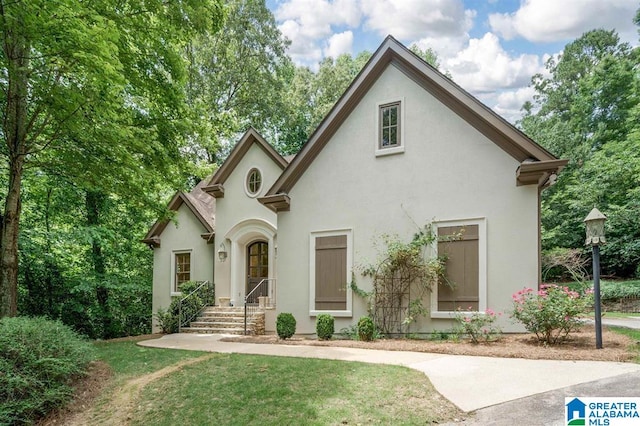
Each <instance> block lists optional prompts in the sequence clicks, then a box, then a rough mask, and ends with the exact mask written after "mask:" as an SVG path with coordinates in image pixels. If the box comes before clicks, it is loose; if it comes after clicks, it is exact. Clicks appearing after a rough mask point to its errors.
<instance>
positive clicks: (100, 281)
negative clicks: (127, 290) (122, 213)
mask: <svg viewBox="0 0 640 426" xmlns="http://www.w3.org/2000/svg"><path fill="white" fill-rule="evenodd" d="M105 201H106V197H105V195H104V194H103V193H101V192H96V191H87V194H86V205H87V225H88V226H89V227H90V228H91V227H98V226H100V214H101V213H103V210H104V206H105ZM91 261H92V263H93V272H94V275H95V279H96V299H97V300H98V306H99V307H100V317H101V318H100V322H101V323H102V338H104V339H107V338H109V337H112V336H111V334H112V319H111V312H110V310H109V289H108V288H107V286H106V285H105V275H106V269H107V268H106V265H105V259H104V254H103V253H102V243H101V241H100V238H99V237H98V236H96V235H95V234H94V237H93V238H92V241H91Z"/></svg>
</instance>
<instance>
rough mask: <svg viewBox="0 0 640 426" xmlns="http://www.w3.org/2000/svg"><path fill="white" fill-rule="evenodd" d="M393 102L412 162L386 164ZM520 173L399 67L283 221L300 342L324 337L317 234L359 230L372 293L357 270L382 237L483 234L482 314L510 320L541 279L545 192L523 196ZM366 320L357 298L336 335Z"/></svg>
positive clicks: (281, 274) (305, 179)
mask: <svg viewBox="0 0 640 426" xmlns="http://www.w3.org/2000/svg"><path fill="white" fill-rule="evenodd" d="M389 100H401V102H402V108H403V110H404V111H403V112H404V114H403V116H404V120H403V125H404V132H403V134H404V141H403V146H404V150H403V151H404V152H400V153H394V154H393V155H385V156H376V147H377V126H376V118H377V114H378V105H379V104H380V103H381V102H387V101H389ZM518 165H519V163H518V162H517V161H516V160H514V159H513V158H512V157H511V156H509V155H508V154H507V153H505V152H504V151H503V150H502V149H501V148H499V147H498V146H497V145H496V144H495V143H493V142H492V141H490V140H488V139H487V138H486V137H485V136H483V135H482V134H481V133H480V132H478V131H477V130H476V129H474V128H473V127H472V126H470V125H469V124H468V123H467V122H466V121H464V120H463V119H461V118H460V117H459V116H458V115H457V114H455V113H454V112H453V111H451V110H450V109H449V108H447V107H446V106H444V105H443V104H442V103H440V102H439V101H438V100H437V99H435V98H434V97H433V96H432V95H431V94H429V93H428V92H426V91H425V90H424V89H422V88H421V87H420V86H418V85H417V84H416V83H414V82H413V81H412V80H411V79H409V78H407V76H406V75H404V74H403V73H402V72H401V71H399V70H398V69H397V68H395V67H394V66H389V67H388V68H387V69H386V70H385V71H384V72H383V73H382V75H381V76H380V77H379V79H378V80H377V81H376V82H375V84H374V85H373V87H372V88H371V89H370V90H369V91H368V93H367V94H366V95H365V96H364V98H363V99H362V101H361V102H360V103H359V104H358V106H357V107H356V108H355V109H354V110H353V112H352V113H351V114H350V116H349V117H348V118H347V119H346V121H345V122H344V123H343V124H342V126H341V127H340V128H339V129H338V131H337V132H336V133H335V134H334V135H333V137H332V138H331V140H330V141H329V142H328V143H327V144H326V145H325V146H324V148H323V150H322V151H321V152H320V154H319V155H318V156H317V157H316V158H315V159H314V161H313V163H312V164H311V165H310V166H309V167H308V169H307V170H306V171H305V173H304V174H303V175H302V177H301V178H300V179H299V180H298V182H297V183H296V184H295V186H294V187H293V189H292V190H291V191H290V193H289V196H290V197H291V210H290V211H288V212H280V213H279V216H278V244H279V248H278V311H281V312H291V313H293V315H294V316H295V317H296V319H297V321H298V332H301V333H313V332H314V330H315V316H312V315H310V310H309V303H308V300H309V298H310V294H309V292H310V288H309V275H310V270H309V267H310V266H309V265H310V263H311V262H310V259H309V256H310V255H309V250H308V247H309V244H310V236H311V234H312V233H314V232H318V231H332V230H341V229H350V230H352V235H353V247H351V248H350V250H352V254H353V258H354V266H355V272H356V273H355V277H356V281H357V283H358V285H359V286H360V287H362V288H364V289H365V290H369V289H370V285H371V284H370V282H368V281H367V280H366V279H365V278H363V277H362V276H361V275H360V274H359V273H358V272H357V268H358V266H365V265H367V264H370V263H372V262H374V261H375V260H376V258H377V257H378V255H379V252H378V250H377V249H376V243H379V242H380V240H379V237H380V236H381V235H382V234H397V235H398V236H399V237H400V238H401V239H402V240H404V241H410V239H411V237H412V236H413V234H414V233H415V232H416V231H417V230H418V229H417V228H416V224H417V225H420V226H422V225H425V224H426V223H428V222H431V221H436V222H437V221H454V220H455V221H463V222H464V221H467V222H468V221H469V220H473V221H474V222H480V223H482V224H483V229H484V230H486V234H485V236H484V238H482V237H481V240H480V246H481V250H482V247H483V246H484V250H486V251H485V259H486V264H485V265H484V268H482V265H481V270H482V271H484V272H483V273H484V274H486V276H485V277H483V278H484V281H485V282H486V297H485V298H484V300H481V306H485V307H490V308H492V309H493V310H495V311H503V312H504V311H506V310H508V309H509V308H510V301H511V294H512V293H514V292H515V291H517V290H518V289H520V288H522V287H523V286H535V285H536V282H537V277H538V236H537V235H538V227H537V223H538V216H537V215H538V207H537V206H538V188H537V187H536V186H520V187H517V186H516V182H515V172H516V169H517V167H518ZM481 280H482V279H481ZM366 314H367V312H366V306H365V304H364V303H363V301H362V300H359V298H358V297H357V296H354V297H353V312H352V316H351V317H347V318H336V329H340V328H342V327H346V326H348V325H351V324H354V323H355V322H357V320H358V318H359V317H360V316H363V315H366ZM432 316H437V315H432ZM502 325H503V326H504V327H505V328H508V327H509V325H510V324H509V323H508V322H504V323H503V324H502ZM425 326H426V329H424V330H423V331H429V330H433V329H447V328H450V326H451V324H450V321H449V320H446V319H440V318H430V319H429V321H427V323H426V324H425Z"/></svg>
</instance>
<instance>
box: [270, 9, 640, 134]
mask: <svg viewBox="0 0 640 426" xmlns="http://www.w3.org/2000/svg"><path fill="white" fill-rule="evenodd" d="M267 7H268V8H269V9H270V10H271V11H272V12H273V14H274V16H275V18H276V22H277V24H278V27H279V28H280V31H281V32H282V33H283V34H284V36H286V37H287V38H288V39H289V40H291V46H290V48H289V55H290V56H291V57H292V58H293V60H294V61H295V62H296V63H297V64H298V65H306V66H309V67H311V68H312V69H315V68H317V64H318V62H319V61H320V60H322V59H323V58H324V57H326V56H334V57H335V56H337V55H339V54H342V53H350V54H354V55H355V54H357V53H359V52H361V51H363V50H368V51H371V52H373V51H374V50H375V49H376V48H377V47H378V46H379V45H380V43H381V42H382V40H383V39H384V38H385V37H386V36H387V35H388V34H391V35H393V36H394V37H395V38H396V39H398V40H400V41H401V42H402V43H404V44H405V45H407V46H409V45H411V44H414V43H415V44H418V45H419V46H420V47H423V48H425V47H430V48H432V49H433V50H435V51H436V53H437V54H438V56H439V58H440V68H441V70H443V71H448V72H449V73H450V74H451V75H452V77H453V79H454V80H455V81H456V82H457V83H458V84H460V85H461V86H462V87H464V88H465V89H466V90H468V91H469V92H471V93H472V94H474V95H475V96H476V97H478V98H479V99H480V100H481V101H483V102H484V103H485V104H487V105H488V106H489V107H491V108H493V109H494V110H495V111H496V112H498V113H499V114H501V115H503V116H504V117H505V118H507V119H508V120H510V121H515V120H517V119H518V118H519V116H520V108H521V106H522V104H523V103H524V102H525V101H526V100H529V99H531V96H532V95H533V91H532V90H531V88H529V87H528V85H529V82H530V81H531V77H532V76H533V75H534V74H536V73H543V72H544V62H545V61H546V60H547V59H548V58H549V57H550V56H551V55H557V54H558V53H560V52H561V51H562V48H563V47H564V46H565V45H566V44H567V43H568V42H570V41H572V40H574V39H576V38H578V37H580V35H581V34H583V33H584V32H586V31H589V30H591V29H595V28H605V29H608V30H609V29H615V30H616V31H618V33H619V34H620V37H621V39H622V40H623V41H627V42H629V43H631V44H632V45H637V44H638V32H637V27H636V26H634V25H633V22H632V19H633V16H634V15H635V11H636V10H637V9H638V8H640V2H638V1H637V0H606V1H605V0H488V1H472V0H267Z"/></svg>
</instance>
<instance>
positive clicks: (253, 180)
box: [246, 167, 262, 196]
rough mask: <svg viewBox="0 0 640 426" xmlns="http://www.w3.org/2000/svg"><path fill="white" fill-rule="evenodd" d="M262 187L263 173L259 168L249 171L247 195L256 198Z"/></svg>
mask: <svg viewBox="0 0 640 426" xmlns="http://www.w3.org/2000/svg"><path fill="white" fill-rule="evenodd" d="M261 187H262V173H260V170H258V169H257V168H255V167H254V168H253V169H251V170H249V173H247V184H246V190H247V194H249V195H250V196H255V195H257V194H258V192H260V188H261Z"/></svg>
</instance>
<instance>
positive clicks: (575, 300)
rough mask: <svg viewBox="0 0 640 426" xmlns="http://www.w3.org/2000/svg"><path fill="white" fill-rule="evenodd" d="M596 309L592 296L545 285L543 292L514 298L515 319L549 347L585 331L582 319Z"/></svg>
mask: <svg viewBox="0 0 640 426" xmlns="http://www.w3.org/2000/svg"><path fill="white" fill-rule="evenodd" d="M592 307H593V296H592V294H591V293H590V292H585V294H583V295H581V294H580V293H578V292H576V291H573V290H570V289H569V288H568V287H560V286H557V285H554V284H543V285H542V286H540V290H538V291H535V290H533V289H531V288H525V289H523V290H520V291H518V292H517V293H515V294H514V295H513V312H512V314H511V317H512V318H514V319H516V320H517V321H519V322H521V323H522V324H523V325H524V327H525V328H526V329H527V331H528V332H530V333H534V334H535V335H536V337H537V338H538V340H540V341H541V342H544V343H546V344H555V343H559V342H561V341H563V340H565V339H566V338H567V336H568V335H569V333H571V332H573V331H577V330H579V329H580V327H582V325H583V323H582V321H581V320H580V315H583V314H585V313H586V312H588V311H589V310H591V308H592Z"/></svg>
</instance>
